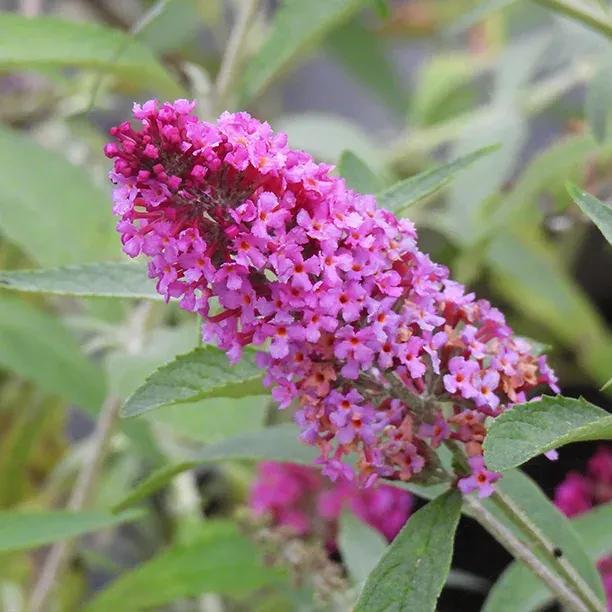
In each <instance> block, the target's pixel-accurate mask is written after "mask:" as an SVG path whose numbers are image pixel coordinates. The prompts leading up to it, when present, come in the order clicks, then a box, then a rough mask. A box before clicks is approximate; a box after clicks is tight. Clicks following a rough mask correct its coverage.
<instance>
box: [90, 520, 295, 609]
mask: <svg viewBox="0 0 612 612" xmlns="http://www.w3.org/2000/svg"><path fill="white" fill-rule="evenodd" d="M284 580H285V579H284V575H283V572H282V571H281V570H279V569H277V568H272V567H269V566H266V565H265V564H264V562H263V559H262V557H261V554H260V552H259V551H258V550H257V547H256V546H255V544H254V543H253V542H251V541H250V540H249V539H248V538H247V537H246V536H243V535H240V534H239V533H238V531H237V529H236V526H235V525H233V524H231V523H230V522H225V521H210V522H206V523H204V525H203V526H202V528H201V529H200V531H199V532H195V533H194V534H192V535H191V536H190V540H189V543H188V544H178V545H174V546H171V547H170V548H168V549H166V550H164V551H162V552H161V553H160V554H158V555H157V556H155V557H153V559H151V560H150V561H147V562H145V563H143V564H142V565H139V566H138V567H136V568H134V569H132V570H130V571H128V572H124V573H123V574H122V575H121V576H120V577H119V578H117V579H116V580H115V581H114V582H113V583H111V584H110V586H108V587H107V588H106V589H105V590H103V591H102V592H101V593H100V594H99V595H97V596H96V597H95V598H94V599H93V600H92V601H91V602H90V603H89V604H88V605H86V606H85V607H84V608H83V609H84V610H85V612H94V611H95V612H107V611H108V610H113V611H114V612H124V611H125V612H136V611H138V610H150V609H152V608H155V609H159V608H160V607H163V606H164V605H165V604H169V603H172V602H174V601H175V600H177V599H179V598H185V597H195V596H196V595H199V594H200V593H206V592H208V593H211V592H212V593H221V594H227V595H231V596H234V597H240V596H244V595H247V594H248V593H250V592H251V591H253V590H255V589H260V588H264V587H269V588H275V587H276V588H278V587H279V583H282V582H284Z"/></svg>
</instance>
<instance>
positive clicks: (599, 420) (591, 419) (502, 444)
mask: <svg viewBox="0 0 612 612" xmlns="http://www.w3.org/2000/svg"><path fill="white" fill-rule="evenodd" d="M610 439H612V415H609V414H608V413H607V412H606V411H605V410H602V409H601V408H598V407H597V406H594V405H593V404H590V403H589V402H587V401H585V400H584V399H573V398H569V397H561V396H557V397H543V398H542V399H541V400H539V401H536V402H529V403H527V404H520V405H518V406H514V408H512V410H508V412H505V413H504V414H502V415H500V416H499V417H497V418H496V419H495V420H494V421H493V422H492V423H491V426H490V427H489V431H488V433H487V437H486V438H485V443H484V449H485V459H486V462H487V466H488V467H489V468H490V469H492V470H497V471H503V470H507V469H509V468H513V467H517V466H519V465H522V464H523V463H525V462H526V461H528V460H529V459H531V458H532V457H535V456H537V455H540V454H542V453H544V452H546V451H549V450H551V449H553V448H558V447H561V446H564V445H565V444H570V443H572V442H583V441H585V440H610Z"/></svg>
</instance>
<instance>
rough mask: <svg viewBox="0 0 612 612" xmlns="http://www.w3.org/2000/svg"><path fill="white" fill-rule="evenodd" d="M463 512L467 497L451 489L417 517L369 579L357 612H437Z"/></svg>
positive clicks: (407, 524) (358, 603) (406, 527)
mask: <svg viewBox="0 0 612 612" xmlns="http://www.w3.org/2000/svg"><path fill="white" fill-rule="evenodd" d="M460 514H461V496H460V494H459V493H458V492H457V491H449V492H447V493H444V494H443V495H441V496H440V497H438V498H437V499H435V500H434V501H432V502H429V503H428V504H427V505H426V506H424V507H423V508H421V509H420V510H418V511H417V512H416V513H415V514H414V515H412V516H411V517H410V520H409V521H408V522H407V523H406V525H405V526H404V527H403V529H402V530H401V531H400V532H399V534H398V535H397V537H396V538H395V540H394V541H393V543H392V544H391V546H389V548H388V550H387V552H386V553H385V554H384V556H383V558H382V559H381V560H380V563H379V564H378V565H377V566H376V568H375V569H374V571H373V572H372V573H371V574H370V576H369V578H368V579H367V581H366V584H365V587H364V589H363V592H362V594H361V597H360V598H359V601H358V602H357V606H356V607H355V612H382V611H383V610H384V611H385V612H400V611H403V610H419V612H420V611H423V612H427V611H431V612H433V611H434V610H435V608H436V602H437V600H438V597H439V595H440V592H441V591H442V587H443V586H444V582H445V580H446V577H447V575H448V572H449V570H450V564H451V558H452V554H453V544H454V539H455V530H456V529H457V524H458V522H459V516H460Z"/></svg>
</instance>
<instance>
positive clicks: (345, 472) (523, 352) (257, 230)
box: [105, 100, 557, 525]
mask: <svg viewBox="0 0 612 612" xmlns="http://www.w3.org/2000/svg"><path fill="white" fill-rule="evenodd" d="M193 107H194V104H193V103H192V102H189V101H187V100H177V101H175V102H174V103H164V104H161V105H160V104H158V103H157V102H155V101H149V102H146V103H144V104H143V105H135V106H134V116H135V118H136V119H137V120H138V121H139V125H138V127H132V126H131V125H130V124H129V123H128V122H124V123H122V124H120V125H118V126H116V127H114V128H112V129H111V135H112V136H113V138H114V142H112V143H110V144H108V145H107V146H106V148H105V152H106V155H107V156H108V157H110V158H111V159H113V162H114V167H113V171H112V172H111V175H110V178H111V180H112V181H113V183H114V184H115V192H114V195H113V211H114V213H115V214H116V215H117V216H118V217H119V219H118V223H117V230H118V232H119V234H120V236H121V241H122V244H123V248H124V251H125V252H126V254H127V255H129V256H130V257H136V256H138V255H141V254H144V255H145V256H146V257H147V258H148V260H149V268H148V270H149V275H150V276H151V277H152V278H154V279H155V280H156V283H157V290H158V291H159V292H160V293H161V294H162V295H163V297H164V298H165V299H166V300H170V299H176V300H177V301H178V302H179V304H180V305H181V307H182V308H185V309H187V310H190V311H192V312H195V313H197V314H198V315H200V316H201V317H202V319H203V326H202V336H203V338H204V339H205V340H206V341H207V342H212V343H214V344H216V345H217V346H218V347H219V348H221V349H222V350H223V351H225V352H226V353H227V355H228V358H229V359H230V360H231V361H232V362H233V363H235V362H237V361H238V360H239V359H240V356H241V353H242V351H243V349H244V347H246V346H249V345H261V346H262V347H263V348H264V351H261V352H260V353H259V354H258V356H257V362H258V364H259V365H260V366H261V367H263V368H264V369H265V376H264V380H265V382H266V384H267V385H269V386H270V387H272V397H273V398H274V399H275V400H276V401H278V402H279V404H280V406H281V407H282V408H287V407H289V406H290V405H292V404H293V405H295V406H297V409H296V412H295V419H296V422H297V423H298V426H299V427H300V429H301V435H300V438H301V439H302V440H303V441H304V442H306V443H308V444H313V445H316V446H318V448H319V451H320V460H319V462H320V463H321V464H322V465H323V471H324V473H325V474H327V475H329V476H330V477H332V478H339V477H341V478H346V479H349V480H350V479H353V480H356V481H358V482H359V483H361V484H363V485H368V484H372V483H373V482H374V481H375V480H376V478H377V477H385V478H395V479H402V480H409V479H410V478H412V477H413V476H414V475H415V474H419V473H420V472H421V471H423V470H424V468H425V463H426V457H427V456H430V448H431V446H436V445H437V444H439V443H440V442H441V441H442V440H443V439H446V437H449V438H452V439H454V440H455V441H457V442H459V443H461V444H464V445H466V451H469V452H468V454H469V455H473V454H475V453H478V452H479V449H480V447H481V444H482V441H483V438H484V435H485V434H486V430H485V428H484V425H483V420H484V417H485V416H487V415H488V416H495V415H496V414H499V413H500V412H501V411H503V410H507V409H509V408H511V407H512V406H513V404H515V403H516V402H522V401H525V400H526V399H528V398H529V397H531V396H532V395H533V394H536V393H539V392H541V389H540V385H542V386H543V385H549V386H550V387H551V388H553V389H557V386H556V378H555V376H554V373H553V372H552V371H551V370H550V368H549V367H548V365H547V363H546V359H545V358H544V357H542V356H536V355H535V354H533V353H532V351H531V348H530V347H529V345H528V344H527V343H526V342H525V341H524V340H522V339H521V338H517V337H516V336H514V334H513V332H512V329H511V328H510V327H509V326H508V325H507V324H506V322H505V320H504V317H503V315H502V313H501V312H500V311H499V310H497V309H496V308H493V307H492V306H491V305H490V304H489V303H488V302H487V301H486V300H477V299H476V298H475V296H474V294H473V293H470V292H467V291H466V289H465V288H464V287H463V286H462V285H460V284H459V283H456V282H454V281H452V280H451V279H450V278H449V273H448V270H447V269H446V268H445V267H444V266H441V265H439V264H437V263H435V262H433V261H431V259H430V258H429V256H428V255H426V254H425V253H423V252H422V251H420V250H419V248H418V246H417V234H416V231H415V229H414V225H413V224H412V223H411V222H410V221H409V220H408V219H397V217H395V215H393V214H392V213H391V212H390V211H388V210H384V209H381V208H379V207H378V206H377V203H376V199H375V198H374V197H373V196H371V195H363V194H359V193H356V192H354V191H352V190H351V189H349V188H348V187H347V185H346V183H345V182H344V180H343V179H342V178H339V177H337V176H335V175H333V174H332V167H331V166H328V165H327V164H319V163H316V162H315V161H314V160H313V159H312V157H311V156H310V155H308V154H307V153H305V152H303V151H297V150H294V149H291V148H289V146H288V143H287V136H286V135H285V134H282V133H275V132H274V131H273V130H272V129H271V127H270V126H269V125H268V124H267V123H262V122H260V121H257V120H256V119H254V118H252V117H251V116H250V115H248V114H247V113H223V114H222V115H221V116H220V117H219V118H218V120H217V121H216V122H215V123H208V122H204V121H201V120H200V119H198V118H197V117H196V116H195V115H194V114H193ZM351 390H355V391H357V392H358V393H359V394H360V396H361V397H363V398H367V401H366V400H365V399H364V400H363V401H361V402H358V403H356V404H357V407H356V408H353V409H352V411H351V413H350V416H347V417H346V419H344V420H343V421H342V424H340V421H339V420H338V419H340V416H339V414H338V408H337V406H334V405H333V404H332V403H330V401H329V398H330V397H331V396H332V394H334V393H338V394H340V395H341V396H346V395H347V394H348V393H349V391H351ZM396 400H397V401H396ZM438 402H440V403H444V404H445V405H447V406H448V409H447V410H446V412H445V413H444V414H445V415H446V416H445V417H442V416H439V415H441V414H442V413H441V412H440V407H439V406H438ZM332 414H333V418H332ZM474 415H480V416H474ZM442 418H444V419H446V425H447V428H446V429H445V428H444V427H443V426H442V423H441V422H440V421H439V419H442ZM434 419H436V425H434V427H438V429H439V431H438V433H435V432H432V431H430V430H429V428H428V425H430V424H431V423H432V422H433V421H434ZM432 433H433V435H432ZM351 455H354V457H352V458H351V457H350V456H351ZM353 466H355V467H353ZM479 470H480V468H479ZM482 470H484V468H482ZM482 470H480V471H482ZM480 471H479V472H478V474H480ZM482 473H483V474H485V476H486V477H487V479H488V480H487V483H488V484H485V485H479V490H481V491H483V490H485V491H488V490H489V487H490V483H491V482H493V480H494V479H493V477H492V476H490V474H489V473H487V472H486V471H482ZM478 477H479V476H473V477H471V478H473V479H477V478H478ZM465 480H466V481H469V482H470V483H472V480H469V478H467V479H465ZM463 486H464V487H465V486H471V484H468V485H466V484H464V485H463ZM286 520H287V521H289V520H291V521H293V522H294V523H295V524H296V525H297V524H298V523H299V522H300V521H301V518H300V516H299V515H292V516H291V517H289V518H287V519H286Z"/></svg>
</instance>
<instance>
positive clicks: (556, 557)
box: [491, 491, 602, 612]
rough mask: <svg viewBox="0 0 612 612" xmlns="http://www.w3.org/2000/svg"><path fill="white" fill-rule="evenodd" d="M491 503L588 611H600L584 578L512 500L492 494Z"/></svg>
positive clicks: (599, 605) (593, 594)
mask: <svg viewBox="0 0 612 612" xmlns="http://www.w3.org/2000/svg"><path fill="white" fill-rule="evenodd" d="M491 501H492V502H493V503H494V504H495V505H496V506H497V507H498V508H500V510H502V512H504V514H506V516H507V517H508V518H510V519H511V520H512V521H513V523H514V524H515V525H517V527H519V528H520V529H521V530H522V531H523V533H524V534H525V535H526V536H527V538H528V539H529V541H531V542H534V543H536V545H538V546H539V547H540V548H541V549H542V550H543V551H544V553H545V554H546V555H547V557H548V558H549V560H550V562H551V564H552V565H553V566H554V567H555V569H556V571H557V572H558V573H559V575H560V576H561V577H562V578H563V579H564V580H566V581H567V582H568V583H570V584H571V585H572V586H573V588H574V589H575V591H576V592H577V593H578V594H579V595H580V597H581V598H582V599H583V600H584V601H585V602H586V603H587V605H588V607H589V610H592V611H593V612H598V611H599V610H601V609H602V602H601V601H600V600H599V598H598V597H597V595H596V594H595V593H594V592H593V590H592V589H591V587H590V586H589V585H588V584H587V582H586V581H585V580H584V578H583V577H582V576H581V575H580V574H579V573H578V572H577V571H576V569H575V568H574V567H573V566H572V565H571V563H569V562H568V560H567V558H566V557H565V556H564V555H563V551H559V550H558V549H556V548H555V546H554V545H553V544H552V542H550V541H549V540H548V539H547V538H546V536H545V535H544V534H543V533H542V531H541V530H540V529H539V528H538V527H537V525H535V524H534V523H533V522H532V521H531V519H530V518H529V516H528V515H527V514H526V513H525V511H524V510H523V509H522V508H520V507H519V506H517V505H516V504H515V503H514V501H513V500H512V499H510V498H509V497H508V496H507V495H505V494H504V493H502V492H501V491H496V492H495V493H493V495H492V496H491ZM559 553H561V554H559Z"/></svg>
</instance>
